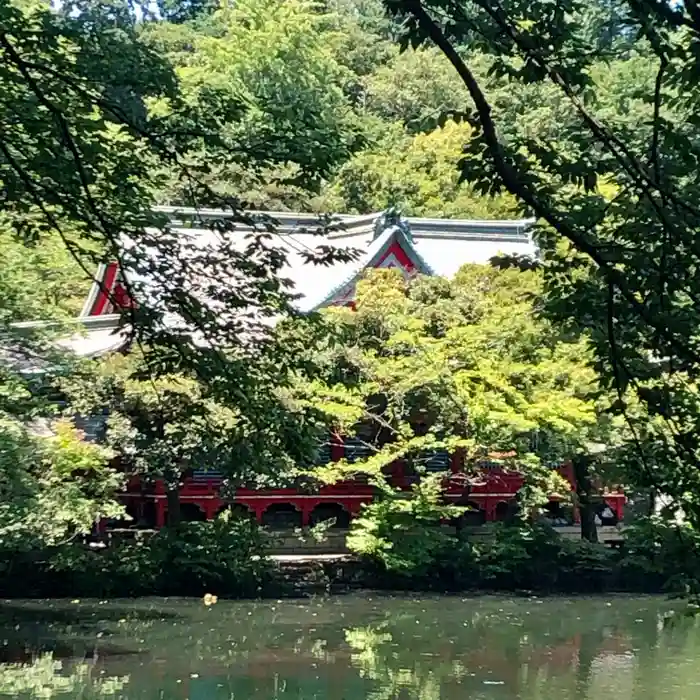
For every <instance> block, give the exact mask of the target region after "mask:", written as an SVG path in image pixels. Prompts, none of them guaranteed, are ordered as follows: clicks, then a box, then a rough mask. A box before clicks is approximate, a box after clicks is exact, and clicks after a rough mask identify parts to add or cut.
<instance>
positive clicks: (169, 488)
mask: <svg viewBox="0 0 700 700" xmlns="http://www.w3.org/2000/svg"><path fill="white" fill-rule="evenodd" d="M165 497H166V501H167V504H168V527H178V526H179V525H180V522H181V521H182V518H181V513H180V486H179V484H177V483H175V484H173V483H170V482H166V486H165Z"/></svg>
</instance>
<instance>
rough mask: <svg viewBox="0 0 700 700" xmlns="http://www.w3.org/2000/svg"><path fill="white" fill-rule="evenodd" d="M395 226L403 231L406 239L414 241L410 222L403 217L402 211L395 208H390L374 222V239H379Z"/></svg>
mask: <svg viewBox="0 0 700 700" xmlns="http://www.w3.org/2000/svg"><path fill="white" fill-rule="evenodd" d="M394 226H395V227H396V228H398V229H399V230H401V231H402V232H403V234H404V235H405V236H406V238H408V239H409V240H411V241H412V240H413V234H412V233H411V227H410V226H409V225H408V221H406V220H405V219H403V218H402V217H401V210H400V209H398V208H397V207H395V206H390V207H388V208H387V209H386V210H384V211H383V212H382V213H381V214H380V215H379V216H378V217H377V220H376V221H375V222H374V237H375V238H378V237H379V236H381V235H382V234H383V233H384V231H386V230H387V229H388V228H392V227H394Z"/></svg>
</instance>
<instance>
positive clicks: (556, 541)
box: [0, 520, 700, 599]
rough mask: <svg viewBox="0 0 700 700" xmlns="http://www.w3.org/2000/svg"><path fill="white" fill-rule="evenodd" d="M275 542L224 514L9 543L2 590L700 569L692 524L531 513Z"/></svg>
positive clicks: (588, 578) (67, 591)
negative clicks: (471, 531) (570, 521)
mask: <svg viewBox="0 0 700 700" xmlns="http://www.w3.org/2000/svg"><path fill="white" fill-rule="evenodd" d="M353 534H354V535H355V537H356V536H357V528H355V532H354V533H353ZM349 542H350V544H351V546H352V542H353V538H352V536H351V537H350V538H349ZM402 543H404V544H402ZM389 545H391V546H389ZM273 546H274V533H266V532H264V531H263V530H262V529H261V528H259V527H258V526H257V525H256V524H255V523H252V522H248V521H246V520H240V521H238V520H234V521H230V522H225V521H223V520H219V521H213V522H207V523H188V524H183V525H182V526H180V527H179V528H178V529H177V531H172V530H168V529H167V528H166V529H164V530H162V531H160V532H158V533H155V534H153V535H152V536H151V537H148V538H142V539H134V540H122V541H118V542H116V543H115V544H113V545H111V546H109V547H106V548H104V549H91V548H89V547H87V546H86V545H85V544H84V543H82V542H72V543H67V544H63V545H61V546H58V547H53V548H47V549H46V550H43V551H34V552H31V553H26V552H25V553H19V552H14V553H11V552H5V553H3V557H2V560H3V561H4V569H3V572H2V573H3V575H2V578H1V579H0V597H2V598H5V599H16V598H129V597H148V596H177V597H182V596H184V597H190V596H194V597H203V596H206V595H207V594H209V595H215V596H217V597H218V598H221V599H226V598H233V599H236V598H262V599H266V598H280V597H298V596H302V597H303V596H308V595H313V594H324V593H344V592H349V591H358V590H375V591H386V592H391V591H395V592H432V593H469V594H482V593H484V594H488V593H499V594H503V593H509V594H514V595H528V594H537V595H551V594H557V595H559V594H564V595H577V594H598V593H600V594H603V593H643V594H660V593H663V594H671V595H684V596H688V595H691V594H692V593H693V587H692V582H693V581H694V580H697V579H698V578H700V558H699V557H698V555H697V552H698V551H699V548H698V546H697V542H695V541H694V539H693V538H692V532H691V531H690V530H688V531H687V532H685V531H682V530H679V529H678V528H671V527H669V526H668V525H665V524H663V523H661V522H658V523H652V522H648V523H645V524H644V525H643V526H631V527H629V528H628V529H627V530H626V540H625V543H624V545H623V546H621V547H619V548H610V547H605V546H604V545H602V544H592V543H590V542H586V541H583V540H581V541H576V540H569V539H565V538H563V537H560V536H559V535H558V534H557V533H556V531H555V530H554V529H553V528H551V527H549V526H547V525H544V524H526V523H518V524H510V525H496V526H494V527H493V528H490V534H489V537H488V539H483V538H482V539H480V540H475V539H469V538H468V537H464V536H462V537H457V536H455V535H452V534H447V533H446V532H445V531H444V529H441V528H438V529H437V531H436V529H435V528H429V527H427V528H425V527H424V528H421V527H420V526H417V527H415V528H413V530H412V532H410V533H406V532H403V533H400V534H399V536H398V537H397V538H396V539H395V540H394V542H391V543H390V542H385V543H384V546H383V547H379V548H377V549H375V550H374V551H367V550H366V551H364V552H359V551H357V546H355V551H352V552H351V553H350V554H349V555H346V556H340V555H339V556H336V557H314V556H311V555H309V556H299V557H296V558H294V557H280V558H279V559H275V558H273V557H271V552H272V551H273V549H272V548H273Z"/></svg>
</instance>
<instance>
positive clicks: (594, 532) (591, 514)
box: [572, 455, 598, 542]
mask: <svg viewBox="0 0 700 700" xmlns="http://www.w3.org/2000/svg"><path fill="white" fill-rule="evenodd" d="M572 464H573V468H574V479H575V480H576V498H577V500H578V510H579V514H580V516H581V539H583V540H588V542H597V541H598V528H597V527H596V524H595V509H594V503H593V484H592V483H591V472H590V462H589V458H588V457H586V456H585V455H578V456H576V457H574V459H573V462H572Z"/></svg>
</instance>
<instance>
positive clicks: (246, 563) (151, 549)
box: [0, 519, 271, 597]
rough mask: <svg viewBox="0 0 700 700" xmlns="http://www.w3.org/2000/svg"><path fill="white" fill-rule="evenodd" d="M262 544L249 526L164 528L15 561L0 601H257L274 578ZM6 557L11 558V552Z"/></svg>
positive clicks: (261, 538) (2, 584)
mask: <svg viewBox="0 0 700 700" xmlns="http://www.w3.org/2000/svg"><path fill="white" fill-rule="evenodd" d="M265 554H266V542H265V539H264V536H263V534H262V532H261V531H260V529H259V528H258V526H257V525H256V524H255V523H253V522H250V521H248V520H247V519H246V520H231V521H228V520H225V519H218V520H215V521H210V522H203V523H187V524H183V525H182V526H180V527H178V528H177V529H176V530H174V531H169V530H167V529H164V530H161V531H160V532H158V533H156V534H155V535H153V536H152V537H150V538H149V539H146V540H141V541H128V542H120V543H118V544H115V545H114V546H112V547H108V548H107V549H104V550H97V551H93V550H90V549H87V548H86V547H85V546H83V545H82V544H80V543H72V544H67V545H64V546H62V547H57V548H55V549H52V550H48V551H46V552H42V553H34V554H32V555H23V556H17V555H15V556H14V557H13V559H11V560H10V559H5V561H12V565H11V566H10V567H7V568H6V570H5V575H4V576H3V577H2V581H1V582H0V595H4V596H5V597H14V596H25V597H40V596H41V597H43V596H53V597H61V596H71V597H73V596H76V597H78V596H81V597H116V596H122V597H124V596H126V597H129V596H139V595H197V596H198V595H203V594H204V593H207V592H212V593H216V594H217V595H221V596H252V595H257V594H259V593H260V591H261V590H262V589H263V588H264V587H266V586H267V585H268V584H269V582H270V580H271V572H270V571H271V570H270V565H269V561H268V559H267V558H266V556H265ZM6 556H8V557H11V556H12V554H11V553H7V554H6Z"/></svg>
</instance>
